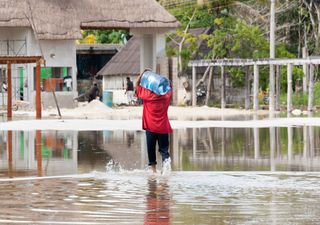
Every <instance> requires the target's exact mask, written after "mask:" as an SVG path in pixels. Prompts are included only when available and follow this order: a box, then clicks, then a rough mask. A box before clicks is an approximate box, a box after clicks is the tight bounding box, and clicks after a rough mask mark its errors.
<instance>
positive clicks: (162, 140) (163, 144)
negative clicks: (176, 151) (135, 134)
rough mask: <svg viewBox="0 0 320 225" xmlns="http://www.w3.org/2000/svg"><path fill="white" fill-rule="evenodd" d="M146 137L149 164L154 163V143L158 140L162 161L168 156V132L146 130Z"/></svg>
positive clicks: (155, 160)
mask: <svg viewBox="0 0 320 225" xmlns="http://www.w3.org/2000/svg"><path fill="white" fill-rule="evenodd" d="M146 137H147V148H148V158H149V166H151V165H156V164H157V159H156V143H157V141H158V145H159V152H160V154H161V157H162V161H164V160H165V159H166V158H169V157H170V155H169V152H168V149H169V135H168V134H159V133H154V132H150V131H147V130H146Z"/></svg>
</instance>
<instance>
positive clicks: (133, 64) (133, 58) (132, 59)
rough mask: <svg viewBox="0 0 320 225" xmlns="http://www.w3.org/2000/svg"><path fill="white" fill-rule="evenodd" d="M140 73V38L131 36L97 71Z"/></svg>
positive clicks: (118, 73) (106, 72) (117, 73)
mask: <svg viewBox="0 0 320 225" xmlns="http://www.w3.org/2000/svg"><path fill="white" fill-rule="evenodd" d="M137 74H140V40H139V38H137V37H134V36H133V37H132V38H131V39H130V40H129V41H128V43H127V44H126V45H125V46H124V47H123V48H122V49H121V51H120V52H118V53H117V54H116V55H115V56H113V57H112V59H111V60H110V61H109V62H108V63H107V64H106V65H105V66H104V67H103V68H102V69H101V70H100V71H99V72H98V73H97V75H102V76H104V75H137Z"/></svg>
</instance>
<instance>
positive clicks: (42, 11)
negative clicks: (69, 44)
mask: <svg viewBox="0 0 320 225" xmlns="http://www.w3.org/2000/svg"><path fill="white" fill-rule="evenodd" d="M177 26H179V23H178V21H177V20H176V18H175V17H174V16H172V15H171V14H169V13H168V12H167V11H166V10H165V9H164V8H163V7H162V6H160V5H159V4H158V3H157V2H156V1H155V0H0V27H31V28H32V29H33V30H34V32H35V34H36V35H37V38H38V39H78V38H81V37H82V35H81V29H108V28H122V29H130V28H150V27H155V28H174V27H177Z"/></svg>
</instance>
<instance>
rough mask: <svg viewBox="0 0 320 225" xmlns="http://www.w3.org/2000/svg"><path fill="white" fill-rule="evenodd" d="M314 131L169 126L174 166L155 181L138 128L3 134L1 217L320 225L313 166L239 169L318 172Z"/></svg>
mask: <svg viewBox="0 0 320 225" xmlns="http://www.w3.org/2000/svg"><path fill="white" fill-rule="evenodd" d="M319 134H320V128H319V127H312V126H311V127H288V128H273V129H270V128H201V129H199V128H191V129H180V130H175V131H174V133H173V134H172V135H171V137H170V143H171V146H170V151H171V155H172V162H173V168H174V170H175V171H174V172H173V173H172V176H170V177H169V178H168V179H163V178H161V177H159V176H156V178H155V179H153V180H152V179H148V178H149V177H148V174H147V172H145V171H144V170H143V169H144V168H145V165H147V157H146V143H145V138H144V134H143V132H141V131H139V132H138V131H137V132H133V131H130V132H129V131H128V132H127V131H80V132H78V131H30V132H29V131H28V132H25V131H8V132H0V177H1V179H0V196H1V197H0V207H1V214H0V223H4V224H11V223H21V224H39V223H46V224H64V223H69V224H163V225H164V224H185V225H193V224H319V222H320V220H319V217H318V215H319V213H320V210H319V207H318V205H319V201H318V196H319V195H320V188H319V179H320V174H319V173H307V172H303V173H287V172H284V173H270V172H236V171H320V163H319V162H320V158H319V156H320V154H319V153H320V150H319V149H320V148H319V146H320V135H319ZM111 159H112V160H113V161H114V162H115V163H116V164H117V165H120V166H121V169H118V170H119V172H115V171H111V172H109V173H107V172H106V165H107V163H108V162H109V161H110V160H111ZM92 171H100V172H92ZM180 171H182V172H180ZM185 171H195V172H185ZM201 171H206V172H201ZM208 171H222V172H208ZM224 171H232V172H224ZM66 174H72V175H71V176H68V177H52V176H51V175H66ZM77 174H78V175H77ZM21 176H35V177H32V178H28V177H27V178H19V177H21ZM37 176H38V177H37ZM48 176H50V177H48ZM16 177H18V178H16ZM49 178H50V179H49ZM293 206H294V207H293ZM257 215H258V216H257Z"/></svg>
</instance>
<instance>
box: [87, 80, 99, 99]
mask: <svg viewBox="0 0 320 225" xmlns="http://www.w3.org/2000/svg"><path fill="white" fill-rule="evenodd" d="M88 95H89V100H88V101H89V102H91V101H92V100H94V99H96V98H97V96H99V88H98V84H97V83H93V86H92V87H91V88H90V90H89V93H88Z"/></svg>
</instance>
